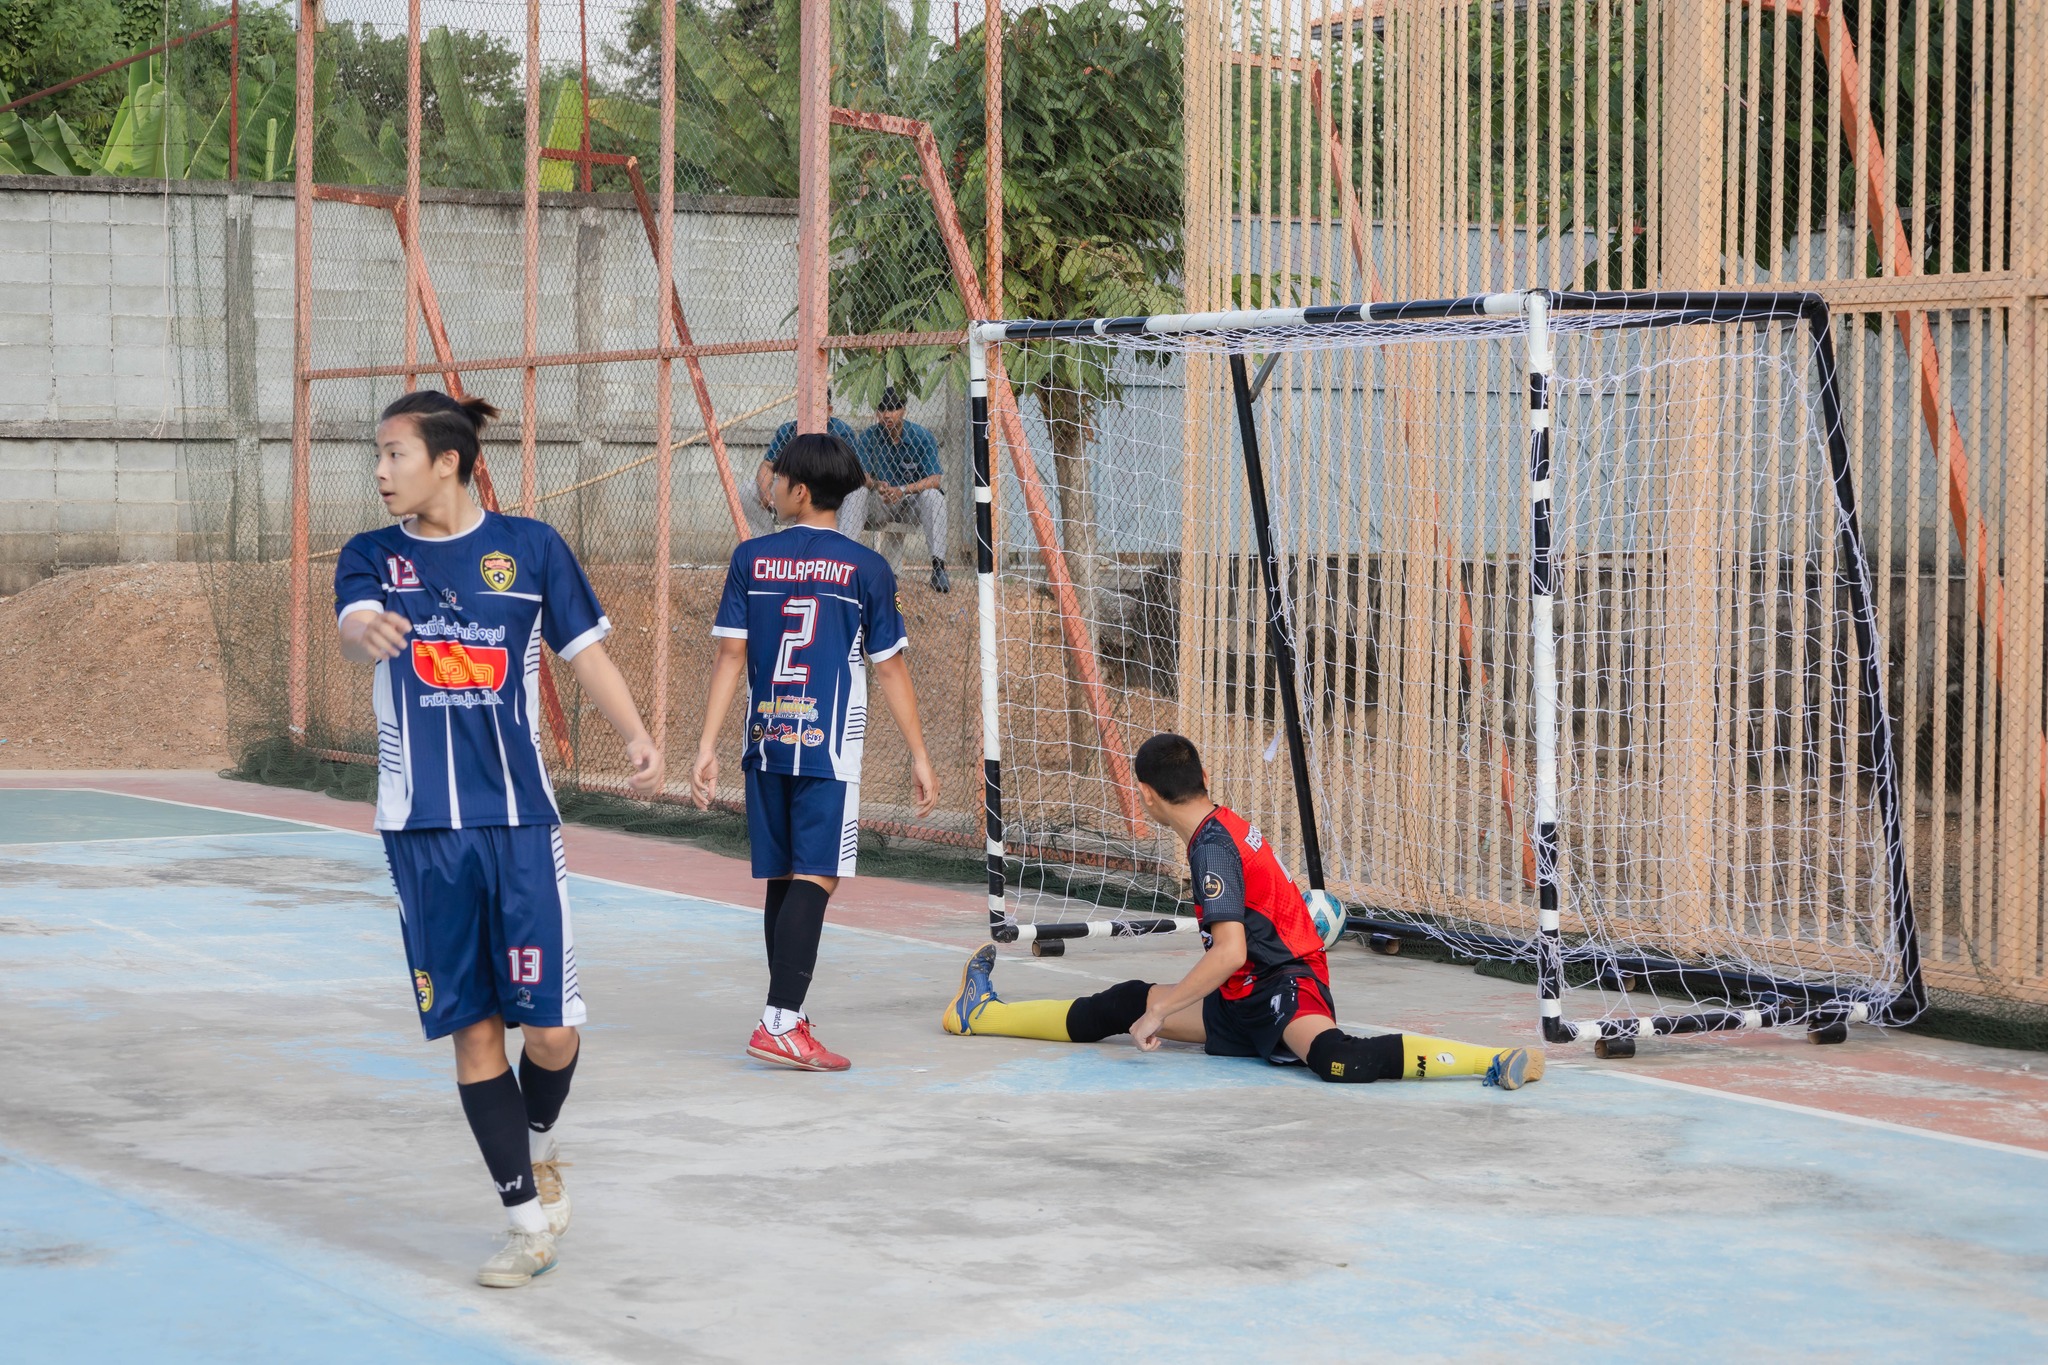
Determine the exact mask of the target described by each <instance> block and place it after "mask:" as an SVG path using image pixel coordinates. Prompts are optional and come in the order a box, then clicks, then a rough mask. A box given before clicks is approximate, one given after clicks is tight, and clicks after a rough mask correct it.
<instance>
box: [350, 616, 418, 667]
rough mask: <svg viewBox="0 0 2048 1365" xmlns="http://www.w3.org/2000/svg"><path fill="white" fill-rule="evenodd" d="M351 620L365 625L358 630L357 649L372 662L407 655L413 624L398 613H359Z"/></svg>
mask: <svg viewBox="0 0 2048 1365" xmlns="http://www.w3.org/2000/svg"><path fill="white" fill-rule="evenodd" d="M349 619H351V620H360V621H361V622H362V623H363V624H362V625H361V626H359V627H357V629H356V647H357V648H358V649H360V650H361V651H362V652H363V653H365V654H367V655H369V656H370V658H371V660H372V661H377V662H381V661H382V660H385V659H395V658H397V657H398V656H399V655H401V654H403V653H405V637H406V636H408V635H410V634H411V633H412V622H411V621H408V620H407V619H406V618H405V617H403V616H400V615H399V614H398V613H397V612H395V611H379V612H367V611H366V612H359V613H357V614H356V615H355V616H353V617H351V618H349Z"/></svg>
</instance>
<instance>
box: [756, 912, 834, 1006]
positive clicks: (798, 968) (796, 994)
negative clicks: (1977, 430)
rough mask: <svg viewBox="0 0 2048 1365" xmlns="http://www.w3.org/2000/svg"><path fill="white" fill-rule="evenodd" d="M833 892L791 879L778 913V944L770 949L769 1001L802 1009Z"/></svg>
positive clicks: (773, 1003) (776, 940)
mask: <svg viewBox="0 0 2048 1365" xmlns="http://www.w3.org/2000/svg"><path fill="white" fill-rule="evenodd" d="M830 897H831V893H830V892H828V891H826V890H825V888H824V887H822V886H820V885H818V884H817V883H816V882H806V881H792V882H790V883H789V892H788V894H787V895H785V896H784V897H783V898H782V912H781V913H780V914H779V915H777V916H776V921H775V943H774V945H773V946H772V947H771V948H770V949H769V952H768V1003H769V1004H771V1005H773V1006H775V1008H777V1009H783V1010H800V1009H802V1008H803V1007H804V994H805V992H807V991H809V990H810V988H811V972H812V971H813V970H814V969H815V968H816V967H817V965H818V938H819V936H820V935H821V934H823V933H824V932H825V902H826V901H827V900H828V899H830Z"/></svg>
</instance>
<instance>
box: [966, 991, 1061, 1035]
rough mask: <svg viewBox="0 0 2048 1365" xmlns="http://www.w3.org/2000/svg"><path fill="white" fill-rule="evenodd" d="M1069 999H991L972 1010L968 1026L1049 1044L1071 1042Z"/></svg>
mask: <svg viewBox="0 0 2048 1365" xmlns="http://www.w3.org/2000/svg"><path fill="white" fill-rule="evenodd" d="M1073 1007H1074V1002H1073V1001H1071V1000H990V1001H986V1002H984V1003H983V1004H982V1006H981V1007H980V1008H979V1009H977V1010H975V1011H974V1013H973V1015H972V1016H970V1017H969V1018H968V1020H967V1027H968V1028H969V1029H970V1030H972V1031H973V1032H975V1033H988V1034H993V1035H995V1036H996V1037H998V1038H1040V1039H1043V1040H1044V1041H1046V1042H1048V1043H1071V1042H1073V1041H1074V1040H1073V1039H1072V1038H1070V1037H1068V1036H1067V1011H1068V1010H1070V1009H1072V1008H1073Z"/></svg>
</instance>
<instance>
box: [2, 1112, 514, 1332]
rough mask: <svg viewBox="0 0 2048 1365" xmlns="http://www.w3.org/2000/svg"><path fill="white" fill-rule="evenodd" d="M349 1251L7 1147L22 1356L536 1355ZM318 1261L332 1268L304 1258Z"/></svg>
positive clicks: (13, 1328) (6, 1192) (11, 1300)
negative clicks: (294, 1239)
mask: <svg viewBox="0 0 2048 1365" xmlns="http://www.w3.org/2000/svg"><path fill="white" fill-rule="evenodd" d="M339 1260H340V1258H339V1257H338V1256H337V1254H336V1253H334V1252H332V1251H330V1250H321V1249H317V1248H314V1247H310V1246H298V1247H293V1246H287V1245H282V1244H270V1243H265V1242H261V1241H256V1240H252V1239H247V1238H236V1237H228V1236H223V1235H221V1234H218V1233H214V1232H209V1231H207V1230H205V1229H202V1228H199V1227H196V1226H194V1225H193V1224H192V1223H190V1222H188V1221H185V1220H183V1219H180V1218H178V1217H175V1216H173V1215H171V1214H168V1213H166V1212H164V1211H163V1210H161V1209H158V1208H153V1207H151V1206H150V1205H148V1204H146V1203H143V1202H141V1201H139V1200H136V1199H132V1198H128V1197H125V1196H123V1195H119V1194H116V1193H113V1192H111V1191H109V1190H107V1189H105V1188H103V1187H101V1186H99V1185H97V1184H94V1183H93V1182H91V1181H88V1180H84V1179H81V1178H79V1177H78V1176H75V1175H72V1174H69V1173H67V1172H64V1171H60V1170H57V1169H55V1168H53V1167H50V1166H45V1165H42V1164H39V1163H36V1162H31V1161H27V1160H24V1159H22V1158H20V1157H18V1156H15V1155H12V1154H10V1153H7V1152H5V1151H4V1150H0V1322H4V1323H5V1324H6V1328H5V1332H6V1340H7V1341H8V1342H10V1343H12V1344H13V1346H14V1347H17V1348H19V1349H21V1350H23V1351H24V1352H25V1354H23V1355H21V1356H17V1357H13V1358H15V1359H21V1360H28V1359H35V1360H51V1361H73V1360H76V1361H88V1360H110V1361H111V1360H120V1361H151V1362H182V1361H204V1362H209V1365H211V1363H212V1362H221V1361H261V1362H280V1361H290V1362H307V1363H308V1365H312V1363H313V1362H327V1361H333V1362H348V1363H349V1365H355V1363H356V1362H361V1361H378V1362H393V1363H394V1365H398V1363H401V1362H410V1361H418V1362H420V1365H458V1363H461V1362H478V1363H479V1365H481V1363H482V1362H502V1361H523V1360H530V1359H533V1357H531V1356H529V1355H526V1354H524V1353H520V1352H515V1351H512V1350H509V1349H508V1348H506V1347H505V1346H503V1345H501V1344H499V1343H497V1342H494V1341H492V1340H490V1339H489V1338H488V1337H485V1336H483V1335H482V1334H480V1333H466V1332H463V1331H462V1330H461V1329H460V1328H459V1327H458V1326H457V1325H456V1324H454V1323H453V1322H451V1321H446V1320H447V1319H452V1318H454V1317H455V1316H456V1310H453V1309H448V1308H421V1309H416V1310H415V1311H412V1312H408V1311H407V1308H406V1306H405V1305H404V1303H403V1300H402V1299H400V1298H399V1297H398V1296H396V1295H394V1294H393V1293H392V1292H391V1291H390V1290H389V1289H388V1288H386V1287H383V1286H378V1285H376V1284H374V1283H371V1282H369V1281H368V1280H356V1279H354V1278H353V1277H351V1278H342V1277H339V1276H337V1275H336V1274H335V1273H334V1270H335V1268H336V1266H337V1263H338V1261H339ZM315 1261H318V1262H319V1263H321V1264H322V1265H323V1266H324V1267H325V1268H326V1271H327V1273H323V1274H319V1275H315V1274H313V1273H310V1272H309V1271H307V1270H306V1269H305V1268H304V1267H305V1266H307V1265H308V1264H310V1263H313V1262H315ZM345 1273H346V1272H344V1274H345ZM436 1319H441V1321H437V1320H436ZM5 1354H7V1352H6V1351H0V1355H5Z"/></svg>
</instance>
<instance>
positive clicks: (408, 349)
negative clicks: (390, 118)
mask: <svg viewBox="0 0 2048 1365" xmlns="http://www.w3.org/2000/svg"><path fill="white" fill-rule="evenodd" d="M419 231H420V0H406V6H405V231H404V233H403V234H402V235H401V236H400V238H399V243H398V245H399V250H400V251H401V252H403V253H404V256H405V363H406V365H407V367H408V368H407V371H406V376H405V387H406V391H407V392H411V391H412V390H414V389H416V388H418V387H419V386H420V377H419V375H418V374H417V373H416V372H414V371H413V370H412V369H411V368H410V367H411V366H413V365H416V364H418V363H419V358H420V319H419V311H420V271H419V267H418V262H419V260H420V255H421V251H422V250H423V248H420V249H416V248H415V246H414V243H415V241H416V240H417V238H418V236H419Z"/></svg>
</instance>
